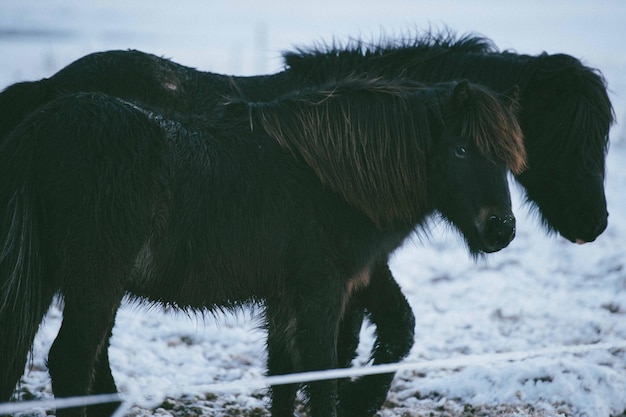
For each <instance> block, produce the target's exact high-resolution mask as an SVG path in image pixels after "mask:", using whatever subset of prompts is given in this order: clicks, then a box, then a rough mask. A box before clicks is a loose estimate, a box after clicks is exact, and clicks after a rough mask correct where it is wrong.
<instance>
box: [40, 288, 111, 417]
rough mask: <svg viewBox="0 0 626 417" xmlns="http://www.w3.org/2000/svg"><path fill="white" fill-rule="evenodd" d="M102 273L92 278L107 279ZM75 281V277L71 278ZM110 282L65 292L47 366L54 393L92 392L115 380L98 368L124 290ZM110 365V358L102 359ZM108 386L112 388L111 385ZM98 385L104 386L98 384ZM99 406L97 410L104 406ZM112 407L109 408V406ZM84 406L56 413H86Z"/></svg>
mask: <svg viewBox="0 0 626 417" xmlns="http://www.w3.org/2000/svg"><path fill="white" fill-rule="evenodd" d="M103 278H104V277H100V279H99V280H96V281H93V282H106V281H104V279H103ZM72 282H74V283H76V281H72ZM117 287H118V288H116V286H115V285H111V286H109V287H107V288H103V287H102V286H99V287H92V288H84V287H83V286H81V288H80V289H79V288H78V286H76V287H75V288H73V289H72V291H66V292H65V294H64V295H65V307H64V309H63V323H62V325H61V329H60V331H59V334H58V335H57V337H56V339H55V341H54V343H53V345H52V348H51V349H50V353H49V356H48V369H49V371H50V377H51V379H52V391H53V392H54V395H55V397H57V398H62V397H74V396H83V395H89V394H91V392H92V389H93V388H94V385H93V381H94V378H96V379H100V382H99V383H98V384H97V385H99V384H102V383H103V381H104V382H105V384H109V383H107V382H106V381H109V378H110V382H112V377H111V376H110V370H109V371H107V372H108V373H109V374H104V375H103V374H101V372H102V370H101V369H98V372H96V359H97V358H98V356H99V355H100V354H101V353H102V351H103V349H106V348H107V343H106V342H107V341H108V337H109V335H110V331H111V328H112V327H113V323H114V321H115V313H116V311H117V309H118V307H119V305H120V302H121V299H122V297H123V291H122V290H120V289H119V286H117ZM103 365H106V367H107V368H108V360H106V362H105V363H103V364H102V365H101V366H100V368H102V366H103ZM109 388H111V387H110V386H109ZM98 389H101V388H99V387H98ZM106 408H107V407H106V406H105V407H100V408H99V409H95V410H100V411H102V410H105V409H106ZM108 411H110V409H109V410H108ZM85 415H86V408H85V407H75V408H67V409H59V410H57V417H84V416H85Z"/></svg>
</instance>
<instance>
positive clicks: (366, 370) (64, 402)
mask: <svg viewBox="0 0 626 417" xmlns="http://www.w3.org/2000/svg"><path fill="white" fill-rule="evenodd" d="M621 349H626V341H621V342H615V343H598V344H587V345H574V346H557V347H550V348H542V349H535V350H526V351H517V352H507V353H487V354H480V355H464V356H457V357H452V358H447V359H436V360H428V361H417V362H401V363H394V364H386V365H372V366H365V367H354V368H342V369H330V370H325V371H314V372H302V373H294V374H288V375H276V376H267V377H259V378H248V379H244V380H238V381H231V382H223V383H215V384H207V385H193V386H189V387H186V388H183V389H181V388H180V387H177V388H176V389H174V388H172V390H171V391H170V392H169V394H171V393H172V392H174V391H175V392H185V391H194V392H198V391H201V390H202V391H204V392H223V391H228V390H232V389H238V390H254V389H259V388H263V387H267V386H271V385H284V384H294V383H307V382H312V381H319V380H325V379H337V378H350V377H359V376H365V375H375V374H383V373H390V372H399V371H422V372H424V371H434V370H444V369H457V368H464V367H468V366H475V365H488V364H494V363H498V362H518V361H524V360H527V359H532V358H536V357H541V356H557V357H562V356H565V355H576V354H583V353H588V352H592V351H598V350H604V351H611V350H621ZM131 391H132V392H129V393H127V394H124V395H121V394H106V395H91V396H84V397H71V398H61V399H50V400H40V401H22V402H10V403H1V404H0V415H5V414H14V413H19V412H25V411H28V410H32V409H35V408H44V409H50V408H56V409H60V408H70V407H77V406H88V405H95V404H104V403H111V402H121V405H120V407H119V408H118V409H117V411H116V412H115V414H114V415H113V417H122V416H124V415H126V413H127V412H128V411H129V410H130V409H131V408H132V407H134V406H140V407H143V408H147V409H151V408H155V407H157V406H158V405H159V404H161V403H162V402H163V401H164V400H165V399H166V398H167V396H168V392H165V391H164V392H161V393H160V395H154V394H151V396H150V397H146V396H145V395H143V394H142V393H141V392H139V390H131Z"/></svg>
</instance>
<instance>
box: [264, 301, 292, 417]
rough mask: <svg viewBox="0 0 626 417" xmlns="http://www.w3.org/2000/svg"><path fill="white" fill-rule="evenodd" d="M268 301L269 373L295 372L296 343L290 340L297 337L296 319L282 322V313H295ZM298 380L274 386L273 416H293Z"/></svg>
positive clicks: (272, 388)
mask: <svg viewBox="0 0 626 417" xmlns="http://www.w3.org/2000/svg"><path fill="white" fill-rule="evenodd" d="M275 304H276V303H270V302H269V301H268V305H267V312H266V324H267V369H268V375H285V374H289V373H291V372H294V370H295V368H296V365H295V363H296V362H297V359H296V358H294V354H296V352H295V351H294V349H293V347H292V346H290V344H289V343H286V341H287V340H293V338H294V337H295V335H294V332H295V325H296V324H295V320H287V321H286V322H283V320H281V317H292V316H293V313H290V312H288V311H284V309H281V308H279V307H278V306H276V305H275ZM297 392H298V384H283V385H274V386H272V387H271V398H272V406H271V411H272V416H273V417H287V416H293V411H294V406H295V399H296V394H297Z"/></svg>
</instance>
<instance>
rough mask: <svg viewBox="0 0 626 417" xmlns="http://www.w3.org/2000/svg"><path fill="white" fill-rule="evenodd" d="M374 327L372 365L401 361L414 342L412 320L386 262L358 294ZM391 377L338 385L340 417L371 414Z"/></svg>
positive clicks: (380, 263)
mask: <svg viewBox="0 0 626 417" xmlns="http://www.w3.org/2000/svg"><path fill="white" fill-rule="evenodd" d="M358 297H359V298H360V300H361V302H362V303H363V305H364V306H365V308H366V309H367V310H368V319H369V320H370V321H371V322H372V324H374V325H375V326H376V334H375V335H376V341H375V343H374V347H373V349H372V355H371V357H372V359H373V363H374V364H375V365H377V364H385V363H395V362H399V361H401V360H402V359H404V358H405V357H406V356H407V355H408V354H409V352H410V350H411V347H412V346H413V342H414V339H413V338H414V334H415V333H414V332H415V317H414V315H413V311H412V310H411V306H410V305H409V303H408V302H407V300H406V298H405V297H404V295H403V294H402V290H401V289H400V287H399V286H398V283H397V282H396V281H395V279H394V278H393V275H392V274H391V271H390V270H389V266H388V264H387V261H386V259H382V260H380V261H379V262H377V263H376V265H375V266H374V268H373V270H372V275H371V281H370V285H369V286H368V287H367V288H365V289H364V290H363V291H362V292H360V293H359V294H358ZM393 378H394V373H386V374H378V375H368V376H364V377H361V378H358V379H356V380H354V381H350V382H347V383H345V384H342V386H341V389H340V392H339V410H340V415H341V416H342V417H357V416H358V417H364V416H371V415H373V414H375V413H376V412H377V411H378V410H379V409H380V407H382V405H383V404H384V402H385V400H386V398H387V393H388V391H389V388H390V387H391V382H392V381H393Z"/></svg>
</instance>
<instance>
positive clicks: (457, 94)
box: [452, 80, 470, 107]
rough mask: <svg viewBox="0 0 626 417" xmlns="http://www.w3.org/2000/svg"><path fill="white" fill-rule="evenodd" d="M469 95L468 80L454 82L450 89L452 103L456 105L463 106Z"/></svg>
mask: <svg viewBox="0 0 626 417" xmlns="http://www.w3.org/2000/svg"><path fill="white" fill-rule="evenodd" d="M469 95H470V87H469V82H468V81H467V80H461V81H459V82H457V83H456V85H455V86H454V89H453V90H452V104H453V105H454V106H456V107H463V106H464V105H465V103H466V102H467V100H468V98H469Z"/></svg>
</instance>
